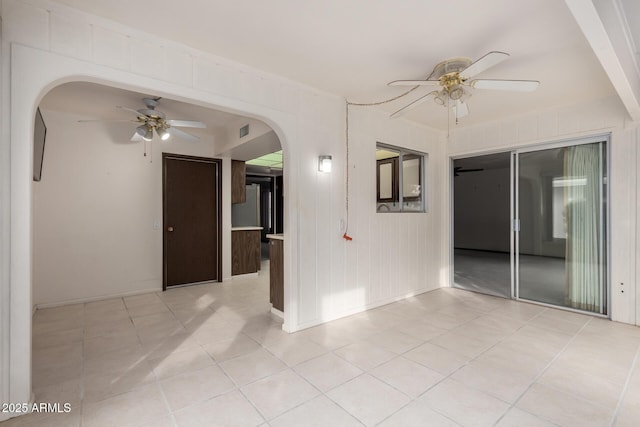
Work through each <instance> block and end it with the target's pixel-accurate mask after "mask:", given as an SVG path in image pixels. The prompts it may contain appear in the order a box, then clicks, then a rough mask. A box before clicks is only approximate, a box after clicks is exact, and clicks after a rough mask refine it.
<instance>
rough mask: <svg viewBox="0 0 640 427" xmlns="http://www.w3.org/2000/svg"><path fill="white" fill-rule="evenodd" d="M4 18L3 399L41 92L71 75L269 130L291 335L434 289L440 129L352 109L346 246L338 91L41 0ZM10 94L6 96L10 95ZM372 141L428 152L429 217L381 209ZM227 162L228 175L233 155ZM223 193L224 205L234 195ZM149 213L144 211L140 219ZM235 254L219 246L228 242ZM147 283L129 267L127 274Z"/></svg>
mask: <svg viewBox="0 0 640 427" xmlns="http://www.w3.org/2000/svg"><path fill="white" fill-rule="evenodd" d="M0 15H1V16H2V19H3V27H2V43H3V45H2V55H3V56H2V64H3V66H5V67H6V65H5V64H10V67H11V73H7V72H4V73H3V75H2V77H3V82H2V84H3V88H7V89H10V90H8V91H7V92H6V95H7V96H6V97H4V96H3V104H2V120H3V123H5V124H6V123H10V124H11V127H10V135H9V133H7V132H6V131H4V129H3V133H2V141H0V156H2V158H3V159H7V158H10V159H11V170H8V169H7V168H3V169H2V170H1V171H0V188H2V189H3V193H2V196H1V197H2V199H1V200H0V202H1V203H0V205H2V206H3V211H2V215H3V217H2V220H3V222H2V223H3V224H4V228H3V230H2V232H3V234H2V239H3V241H2V245H3V246H2V248H3V251H2V252H1V255H2V259H1V260H0V262H1V267H2V271H9V272H10V276H8V277H7V276H6V275H5V276H2V282H1V283H0V293H1V294H3V295H5V294H10V295H11V299H10V301H9V304H7V303H4V305H2V306H0V310H2V313H0V314H1V315H2V316H8V317H9V319H10V322H9V332H10V338H8V337H7V336H6V334H5V336H4V339H5V341H3V343H2V344H3V345H2V346H1V348H2V350H1V351H2V353H0V359H1V361H2V363H1V364H0V367H3V368H2V379H3V381H4V383H3V384H2V388H1V389H0V393H3V395H2V396H0V400H1V401H13V402H24V401H28V400H29V398H30V384H31V357H30V356H31V351H30V350H31V348H30V341H31V340H30V337H31V305H32V303H33V296H32V292H31V284H32V276H33V274H32V273H34V272H33V271H32V251H33V246H32V232H33V229H32V221H33V220H32V213H33V207H32V194H31V193H32V191H33V188H32V183H31V156H32V153H31V150H32V148H31V143H30V141H31V140H32V133H33V130H32V126H33V114H34V112H35V108H36V106H37V105H38V103H39V101H40V99H41V98H42V97H43V96H44V95H45V94H46V92H47V91H48V90H49V89H51V88H52V87H53V86H55V85H57V84H61V83H64V82H68V81H74V80H86V81H94V82H98V83H103V84H105V83H106V84H110V85H112V86H116V87H120V88H124V89H134V90H137V91H143V92H145V93H156V94H157V95H158V96H163V97H169V98H173V99H176V100H180V101H184V102H191V103H195V104H198V105H202V106H205V107H209V108H217V109H222V110H225V111H229V112H234V113H239V114H242V115H245V116H248V117H250V118H255V119H259V120H262V121H264V122H265V123H266V124H268V125H269V126H270V127H271V128H273V130H274V131H275V132H276V134H277V135H278V137H279V139H280V141H281V144H282V146H283V150H284V161H285V164H286V166H285V174H284V180H285V184H284V188H285V194H284V197H285V236H286V237H285V324H284V327H285V329H287V330H289V331H295V330H297V329H300V328H303V327H307V326H310V325H313V324H317V323H320V322H323V321H325V320H329V319H332V318H336V317H340V316H343V315H346V314H348V313H352V312H356V311H361V310H363V309H365V308H367V307H371V306H374V305H377V304H382V303H385V302H389V301H392V300H394V299H398V298H401V297H403V296H405V295H407V294H412V293H415V292H419V291H423V290H426V289H433V288H436V287H438V286H440V284H441V283H440V278H441V276H442V274H441V266H442V263H441V256H442V255H441V254H442V252H441V251H440V250H438V248H439V247H440V243H441V242H440V237H441V234H442V227H441V225H442V211H441V210H440V206H441V205H442V200H441V199H442V195H443V193H442V191H443V187H441V186H439V185H438V183H439V182H440V179H441V178H442V176H443V175H442V158H441V156H442V153H441V151H440V148H439V145H438V143H437V142H438V138H439V134H437V133H435V132H432V131H429V130H428V129H426V128H424V127H420V126H416V125H411V124H409V123H408V122H404V121H393V122H392V121H390V120H388V119H387V117H386V115H385V114H381V113H378V112H376V111H375V110H369V109H360V110H358V111H357V112H355V111H354V114H353V120H352V123H353V125H352V129H351V137H352V145H351V153H350V162H349V170H350V172H351V173H350V180H351V186H350V191H349V196H350V198H351V213H350V215H349V218H348V219H349V220H350V227H349V232H350V234H351V235H352V236H353V237H354V241H352V242H346V241H344V240H343V239H342V237H341V236H342V231H341V230H340V222H341V220H346V219H347V217H346V214H345V185H344V181H345V169H346V167H347V165H346V162H345V145H344V135H345V128H344V126H345V125H344V124H345V120H344V119H345V117H344V114H345V102H344V99H341V98H339V97H337V96H334V95H330V94H326V93H323V92H320V91H317V90H314V89H312V88H309V87H306V86H303V85H301V84H299V83H296V82H292V81H290V80H286V79H283V78H280V77H278V76H274V75H270V74H268V73H263V72H261V71H258V70H255V69H251V68H249V67H245V66H242V65H240V64H237V63H233V62H231V61H228V60H225V59H224V58H219V57H215V56H212V55H208V54H205V53H203V52H200V51H196V50H194V49H190V48H188V47H185V46H183V45H179V44H177V43H174V42H172V41H170V40H159V39H157V38H155V37H153V36H151V35H148V34H144V33H141V32H139V31H137V30H135V29H132V28H127V27H123V26H121V25H117V24H114V23H112V22H109V21H107V20H104V19H101V18H98V17H94V16H90V15H86V14H82V13H78V12H75V11H73V10H70V9H68V8H66V7H63V6H60V5H58V4H54V3H49V2H46V1H43V2H38V3H37V5H35V6H34V5H33V4H31V3H28V2H26V1H25V2H22V1H18V0H2V10H1V14H0ZM4 70H5V71H7V70H8V68H5V69H4ZM8 95H10V103H7V102H6V101H4V100H6V99H7V98H8V97H9V96H8ZM376 141H383V142H387V143H392V144H396V145H400V146H406V147H408V148H412V149H417V150H420V151H426V152H428V153H429V165H428V170H429V183H428V192H429V205H430V206H431V207H432V209H431V210H430V212H429V213H427V214H411V215H406V214H405V215H402V214H390V215H384V216H383V215H378V214H375V186H374V185H375V144H376ZM320 154H331V155H332V156H333V160H334V172H332V173H331V174H322V173H319V172H318V171H317V158H318V155H320ZM47 160H48V159H47ZM133 161H135V160H133ZM45 162H46V160H45ZM46 168H47V166H46V165H45V169H44V171H43V174H44V176H45V177H46V174H47V170H46ZM223 168H226V170H229V168H228V162H225V163H224V165H223ZM102 170H104V167H103V169H102ZM223 170H225V169H223ZM79 172H80V171H79ZM225 176H227V175H226V174H225ZM225 179H226V178H225ZM223 197H224V198H225V202H224V203H228V199H227V198H228V197H229V195H228V194H227V195H223ZM5 206H8V208H4V207H5ZM94 209H95V207H91V208H89V210H90V211H92V210H94ZM7 213H9V214H10V222H9V221H8V220H7ZM36 221H38V219H36ZM147 221H148V219H147V218H141V219H140V224H143V223H144V224H146V223H147ZM144 224H143V225H142V226H144ZM225 224H226V223H225ZM229 225H230V218H229V224H227V225H226V226H229ZM90 228H91V227H90ZM87 231H88V232H93V231H94V230H93V229H90V230H87ZM9 233H10V234H11V240H10V243H9V239H8V236H9ZM154 236H155V235H154ZM147 238H148V239H149V241H151V240H153V237H148V236H147ZM82 239H83V240H85V241H86V237H83V238H82ZM229 249H230V248H229V246H228V245H225V247H224V250H225V251H229ZM40 256H42V255H40ZM153 262H154V261H152V260H150V259H147V260H146V261H145V263H147V264H148V265H152V264H153ZM414 267H415V268H414ZM102 271H104V270H102ZM38 274H40V273H38ZM146 279H147V278H146V277H144V275H142V274H137V275H136V274H132V275H130V276H129V277H127V278H126V279H125V280H128V281H129V282H140V281H144V280H146ZM3 302H4V301H3ZM7 360H8V365H7ZM0 416H3V417H6V416H7V415H5V414H3V415H0Z"/></svg>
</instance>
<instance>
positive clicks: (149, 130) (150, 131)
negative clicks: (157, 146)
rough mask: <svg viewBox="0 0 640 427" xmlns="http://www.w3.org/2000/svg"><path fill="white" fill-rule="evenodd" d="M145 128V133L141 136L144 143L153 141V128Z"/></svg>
mask: <svg viewBox="0 0 640 427" xmlns="http://www.w3.org/2000/svg"><path fill="white" fill-rule="evenodd" d="M145 127H146V131H145V133H144V135H143V136H142V138H143V139H144V140H145V141H151V140H152V139H153V128H152V127H151V126H145Z"/></svg>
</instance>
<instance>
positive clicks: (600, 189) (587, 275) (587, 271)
mask: <svg viewBox="0 0 640 427" xmlns="http://www.w3.org/2000/svg"><path fill="white" fill-rule="evenodd" d="M605 156H606V143H605V142H604V141H603V142H594V143H586V144H581V145H573V146H569V147H560V148H553V149H547V150H539V151H529V152H517V153H516V154H515V157H516V162H515V164H516V168H517V169H516V172H515V175H516V185H515V192H516V194H515V203H514V205H515V218H518V219H517V220H516V221H515V224H516V230H517V232H516V236H517V237H516V245H515V251H516V255H517V256H516V269H517V274H516V278H517V283H516V292H517V294H516V297H517V298H520V299H525V300H531V301H536V302H542V303H547V304H552V305H557V306H563V307H568V308H572V309H577V310H583V311H589V312H593V313H599V314H606V308H607V299H606V295H607V294H606V277H607V274H606V269H607V257H606V238H607V237H606V227H605V224H606V217H605V214H606V177H607V171H606V163H607V162H606V157H605Z"/></svg>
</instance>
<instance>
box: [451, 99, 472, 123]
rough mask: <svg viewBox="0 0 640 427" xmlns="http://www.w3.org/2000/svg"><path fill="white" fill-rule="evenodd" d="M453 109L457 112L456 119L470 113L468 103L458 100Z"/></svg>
mask: <svg viewBox="0 0 640 427" xmlns="http://www.w3.org/2000/svg"><path fill="white" fill-rule="evenodd" d="M453 111H454V112H455V115H456V119H461V118H462V117H465V116H467V115H468V114H469V107H468V106H467V104H466V103H464V102H462V101H460V100H459V99H458V100H456V103H455V105H454V106H453Z"/></svg>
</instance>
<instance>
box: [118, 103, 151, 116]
mask: <svg viewBox="0 0 640 427" xmlns="http://www.w3.org/2000/svg"><path fill="white" fill-rule="evenodd" d="M116 108H120V109H121V110H125V111H129V112H131V113H134V114H135V115H137V116H138V117H148V116H147V115H145V114H142V113H141V112H140V111H137V110H134V109H133V108H129V107H122V106H120V105H116Z"/></svg>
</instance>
